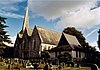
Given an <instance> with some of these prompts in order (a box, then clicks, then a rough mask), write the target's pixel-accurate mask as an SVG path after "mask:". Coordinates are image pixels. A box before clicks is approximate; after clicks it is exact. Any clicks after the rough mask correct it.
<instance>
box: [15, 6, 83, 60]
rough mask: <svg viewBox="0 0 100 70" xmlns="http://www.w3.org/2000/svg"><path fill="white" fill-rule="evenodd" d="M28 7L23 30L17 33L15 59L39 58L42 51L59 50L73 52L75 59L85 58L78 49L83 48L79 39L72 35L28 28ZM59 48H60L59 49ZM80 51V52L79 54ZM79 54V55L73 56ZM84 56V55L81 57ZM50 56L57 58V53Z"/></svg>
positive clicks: (51, 53) (37, 27)
mask: <svg viewBox="0 0 100 70" xmlns="http://www.w3.org/2000/svg"><path fill="white" fill-rule="evenodd" d="M28 24H29V23H28V7H27V8H26V13H25V16H24V21H23V25H22V29H21V31H20V32H19V33H17V37H16V41H15V44H14V57H15V58H22V59H31V58H38V57H40V56H41V53H42V51H45V50H51V51H52V50H53V48H54V49H55V48H56V49H59V48H60V52H59V51H57V52H58V53H62V52H65V51H68V52H71V53H72V54H71V55H73V56H75V58H76V57H77V55H79V58H83V57H84V53H83V52H81V50H80V51H78V50H76V48H78V49H79V48H81V45H80V43H79V42H78V40H77V38H76V37H75V36H72V35H68V34H64V33H59V32H55V31H52V30H49V29H46V28H42V27H39V26H35V27H34V29H31V28H29V26H28ZM57 46H58V47H57ZM77 51H78V52H77ZM73 53H78V54H75V55H74V54H73ZM81 54H82V55H81ZM50 55H51V56H53V55H54V57H55V55H56V54H55V51H54V52H50Z"/></svg>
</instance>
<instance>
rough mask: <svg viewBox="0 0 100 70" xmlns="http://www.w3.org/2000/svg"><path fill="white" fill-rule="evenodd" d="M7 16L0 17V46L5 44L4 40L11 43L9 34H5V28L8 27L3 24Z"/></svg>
mask: <svg viewBox="0 0 100 70" xmlns="http://www.w3.org/2000/svg"><path fill="white" fill-rule="evenodd" d="M6 19H7V18H3V17H0V46H6V45H5V44H4V42H7V43H11V40H10V38H9V35H7V31H5V28H6V27H8V26H6V25H5V23H6V22H5V20H6Z"/></svg>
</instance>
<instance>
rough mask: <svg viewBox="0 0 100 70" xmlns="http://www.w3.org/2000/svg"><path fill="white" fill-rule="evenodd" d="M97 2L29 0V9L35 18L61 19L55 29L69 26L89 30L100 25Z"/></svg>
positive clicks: (83, 0)
mask: <svg viewBox="0 0 100 70" xmlns="http://www.w3.org/2000/svg"><path fill="white" fill-rule="evenodd" d="M96 2H97V0H29V9H30V11H31V12H32V13H33V16H34V17H37V16H44V18H45V19H47V20H55V19H56V18H60V20H59V22H58V23H55V25H54V27H55V28H59V29H63V28H65V27H68V26H75V27H76V28H81V29H87V28H88V29H89V28H92V27H93V26H95V25H98V24H100V23H99V22H100V20H99V19H100V14H99V12H100V8H96V9H93V10H91V8H93V7H95V4H96Z"/></svg>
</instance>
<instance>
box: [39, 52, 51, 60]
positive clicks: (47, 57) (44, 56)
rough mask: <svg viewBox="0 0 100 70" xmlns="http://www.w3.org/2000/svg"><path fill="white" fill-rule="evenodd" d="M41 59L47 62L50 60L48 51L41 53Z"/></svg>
mask: <svg viewBox="0 0 100 70" xmlns="http://www.w3.org/2000/svg"><path fill="white" fill-rule="evenodd" d="M41 58H42V59H43V60H44V61H45V62H46V61H48V59H49V58H50V54H49V53H48V52H46V51H44V52H42V53H41Z"/></svg>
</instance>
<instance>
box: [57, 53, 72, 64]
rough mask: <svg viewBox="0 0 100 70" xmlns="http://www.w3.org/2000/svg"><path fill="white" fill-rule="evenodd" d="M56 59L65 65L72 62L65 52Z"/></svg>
mask: <svg viewBox="0 0 100 70" xmlns="http://www.w3.org/2000/svg"><path fill="white" fill-rule="evenodd" d="M58 59H59V62H64V63H66V62H68V61H71V60H72V56H71V55H70V54H69V53H67V52H65V53H63V54H60V55H58Z"/></svg>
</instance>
